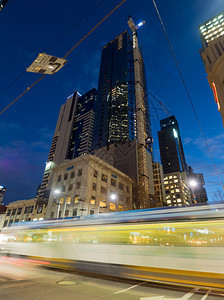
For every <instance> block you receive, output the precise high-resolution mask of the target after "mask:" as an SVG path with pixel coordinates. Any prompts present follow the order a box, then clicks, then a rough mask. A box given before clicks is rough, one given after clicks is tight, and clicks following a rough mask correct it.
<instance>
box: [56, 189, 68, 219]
mask: <svg viewBox="0 0 224 300" xmlns="http://www.w3.org/2000/svg"><path fill="white" fill-rule="evenodd" d="M54 194H56V195H60V194H64V195H65V196H66V197H68V195H67V194H65V193H64V192H62V191H60V190H59V189H57V190H55V191H54ZM66 204H67V199H65V204H64V205H65V207H64V212H63V216H62V217H63V218H64V217H65V210H66ZM56 205H58V210H57V219H58V216H59V211H60V207H61V203H56Z"/></svg>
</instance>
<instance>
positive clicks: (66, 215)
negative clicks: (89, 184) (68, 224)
mask: <svg viewBox="0 0 224 300" xmlns="http://www.w3.org/2000/svg"><path fill="white" fill-rule="evenodd" d="M68 215H69V209H66V211H65V218H67V217H68Z"/></svg>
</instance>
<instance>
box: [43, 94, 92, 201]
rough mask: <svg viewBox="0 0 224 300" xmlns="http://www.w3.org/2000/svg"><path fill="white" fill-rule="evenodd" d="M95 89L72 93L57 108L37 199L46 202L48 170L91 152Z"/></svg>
mask: <svg viewBox="0 0 224 300" xmlns="http://www.w3.org/2000/svg"><path fill="white" fill-rule="evenodd" d="M96 92H97V91H96V90H95V89H92V90H91V91H89V92H87V93H86V94H84V95H83V96H81V95H80V94H79V92H75V93H73V94H72V95H70V96H68V97H67V101H66V103H65V104H63V105H62V106H61V109H60V112H59V117H58V121H57V125H56V129H55V132H54V137H53V140H52V144H51V148H50V152H49V156H48V160H47V163H46V167H45V171H44V176H43V180H42V184H41V188H40V191H39V194H38V196H39V198H43V199H48V198H49V195H50V190H51V184H52V180H53V172H52V169H53V168H54V167H55V166H57V165H60V164H61V163H63V162H64V161H65V160H66V159H73V158H74V157H77V156H79V155H83V154H88V153H90V151H91V145H92V134H93V123H94V111H93V106H94V101H95V97H96Z"/></svg>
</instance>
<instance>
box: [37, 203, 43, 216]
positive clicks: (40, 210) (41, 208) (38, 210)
mask: <svg viewBox="0 0 224 300" xmlns="http://www.w3.org/2000/svg"><path fill="white" fill-rule="evenodd" d="M42 210H43V206H42V205H39V206H38V208H37V213H38V214H41V213H42Z"/></svg>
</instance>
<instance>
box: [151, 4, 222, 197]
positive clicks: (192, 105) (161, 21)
mask: <svg viewBox="0 0 224 300" xmlns="http://www.w3.org/2000/svg"><path fill="white" fill-rule="evenodd" d="M152 2H153V4H154V7H155V10H156V13H157V15H158V18H159V20H160V23H161V26H162V28H163V32H164V34H165V36H166V39H167V42H168V44H169V47H170V50H171V53H172V55H173V58H174V61H175V64H176V66H177V69H178V72H179V74H180V77H181V80H182V82H183V85H184V88H185V90H186V93H187V97H188V99H189V101H190V104H191V107H192V109H193V112H194V115H195V118H196V120H197V123H198V125H199V127H200V130H201V133H202V136H203V139H204V141H205V144H206V147H207V150H208V153H209V156H210V158H211V160H212V162H213V166H214V168H215V170H216V172H218V170H217V167H216V164H215V161H214V158H213V156H212V153H211V151H210V148H209V145H208V142H207V140H206V138H205V134H204V131H203V129H202V126H201V123H200V121H199V118H198V115H197V112H196V110H195V107H194V104H193V102H192V99H191V96H190V93H189V91H188V88H187V85H186V82H185V80H184V77H183V74H182V72H181V69H180V66H179V64H178V62H177V59H176V56H175V53H174V51H173V47H172V45H171V43H170V40H169V37H168V34H167V32H166V29H165V26H164V24H163V20H162V18H161V16H160V13H159V10H158V8H157V5H156V2H155V0H152ZM217 177H218V179H219V182H220V183H221V186H222V189H223V191H224V185H223V182H222V180H221V179H220V177H219V176H218V175H217Z"/></svg>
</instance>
